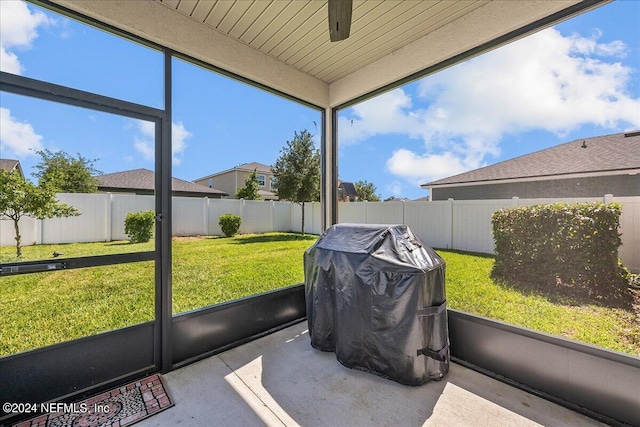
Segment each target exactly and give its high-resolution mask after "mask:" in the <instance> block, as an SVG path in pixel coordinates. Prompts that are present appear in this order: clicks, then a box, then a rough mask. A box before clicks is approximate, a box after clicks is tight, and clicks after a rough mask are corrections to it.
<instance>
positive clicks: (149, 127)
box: [133, 120, 193, 165]
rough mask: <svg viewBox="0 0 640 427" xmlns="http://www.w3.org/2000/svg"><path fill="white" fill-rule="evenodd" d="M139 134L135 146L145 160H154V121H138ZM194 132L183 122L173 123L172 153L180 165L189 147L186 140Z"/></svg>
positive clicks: (134, 142)
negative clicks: (183, 154)
mask: <svg viewBox="0 0 640 427" xmlns="http://www.w3.org/2000/svg"><path fill="white" fill-rule="evenodd" d="M137 127H138V131H139V132H140V133H139V135H136V137H135V138H134V141H133V147H134V148H135V149H136V150H137V151H138V152H139V153H140V154H142V157H143V158H144V159H145V160H150V161H153V160H154V159H155V134H156V132H155V124H154V123H153V122H147V121H141V120H140V121H138V122H137ZM192 136H193V134H192V133H191V132H189V131H188V130H187V129H186V128H185V127H184V125H183V124H182V122H178V123H172V124H171V139H172V144H173V145H172V150H171V152H172V155H173V162H174V163H175V164H177V165H179V164H180V163H181V161H182V158H181V156H182V153H183V152H184V150H185V149H186V148H187V143H186V140H187V138H190V137H192Z"/></svg>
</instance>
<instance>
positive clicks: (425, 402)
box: [137, 322, 603, 427]
mask: <svg viewBox="0 0 640 427" xmlns="http://www.w3.org/2000/svg"><path fill="white" fill-rule="evenodd" d="M165 380H166V382H167V385H168V388H169V392H170V393H171V395H172V397H173V400H174V402H175V406H174V407H172V408H170V409H168V410H165V411H164V412H161V413H159V414H157V415H154V416H153V417H151V418H148V419H146V420H143V421H142V422H140V423H138V424H137V426H139V427H149V426H168V425H184V426H207V427H209V426H212V425H219V426H261V425H267V426H283V425H284V426H297V425H300V426H350V427H352V426H368V427H369V426H393V427H401V426H402V427H411V426H422V425H426V426H534V425H545V426H599V425H603V424H601V423H599V422H597V421H595V420H593V419H591V418H588V417H585V416H583V415H581V414H578V413H575V412H573V411H571V410H569V409H566V408H564V407H561V406H558V405H556V404H554V403H551V402H549V401H546V400H544V399H541V398H539V397H536V396H534V395H531V394H529V393H526V392H524V391H522V390H519V389H516V388H513V387H511V386H509V385H506V384H504V383H501V382H499V381H496V380H493V379H491V378H489V377H487V376H485V375H482V374H480V373H477V372H475V371H472V370H470V369H467V368H465V367H463V366H461V365H457V364H455V363H452V364H451V369H450V371H449V374H448V375H447V376H446V377H445V378H444V379H443V380H442V381H440V382H429V383H427V384H425V385H423V386H420V387H408V386H403V385H400V384H397V383H395V382H393V381H390V380H386V379H383V378H380V377H377V376H375V375H372V374H368V373H365V372H360V371H357V370H353V369H348V368H346V367H344V366H342V365H341V364H340V363H339V362H338V361H337V360H336V357H335V354H334V353H324V352H320V351H318V350H315V349H314V348H312V347H311V345H310V341H309V335H308V331H307V323H306V322H303V323H299V324H297V325H294V326H291V327H289V328H287V329H284V330H281V331H279V332H276V333H274V334H271V335H268V336H266V337H263V338H261V339H258V340H255V341H252V342H250V343H248V344H245V345H242V346H240V347H237V348H234V349H232V350H229V351H226V352H224V353H221V354H218V355H216V356H212V357H209V358H207V359H204V360H201V361H199V362H197V363H193V364H191V365H188V366H186V367H183V368H181V369H178V370H175V371H173V372H170V373H168V374H166V375H165Z"/></svg>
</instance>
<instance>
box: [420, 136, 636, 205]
mask: <svg viewBox="0 0 640 427" xmlns="http://www.w3.org/2000/svg"><path fill="white" fill-rule="evenodd" d="M421 187H422V188H424V189H428V190H430V194H431V199H432V200H447V199H449V198H451V199H455V200H480V199H509V198H512V197H519V198H521V199H531V198H548V197H550V198H561V197H566V198H569V197H602V196H604V195H605V194H613V195H614V196H618V197H624V196H640V131H633V132H627V133H618V134H613V135H604V136H596V137H592V138H581V139H577V140H575V141H571V142H568V143H565V144H561V145H557V146H555V147H551V148H547V149H545V150H541V151H537V152H535V153H531V154H527V155H524V156H520V157H516V158H514V159H511V160H506V161H503V162H500V163H496V164H494V165H491V166H486V167H483V168H480V169H475V170H472V171H469V172H465V173H462V174H459V175H455V176H451V177H448V178H444V179H440V180H437V181H433V182H430V183H427V184H423V185H421Z"/></svg>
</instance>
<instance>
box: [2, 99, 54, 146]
mask: <svg viewBox="0 0 640 427" xmlns="http://www.w3.org/2000/svg"><path fill="white" fill-rule="evenodd" d="M43 148H44V147H43V146H42V136H41V135H38V134H37V133H36V131H35V130H34V129H33V126H31V125H30V124H29V123H27V122H20V121H19V120H18V119H16V118H15V117H13V116H12V115H11V111H9V109H7V108H3V107H0V152H1V153H2V157H9V156H8V155H7V154H6V153H7V151H9V152H11V153H12V154H11V155H15V156H16V157H18V158H22V157H25V156H29V155H34V154H35V151H36V150H42V149H43Z"/></svg>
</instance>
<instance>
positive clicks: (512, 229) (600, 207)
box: [492, 202, 624, 291]
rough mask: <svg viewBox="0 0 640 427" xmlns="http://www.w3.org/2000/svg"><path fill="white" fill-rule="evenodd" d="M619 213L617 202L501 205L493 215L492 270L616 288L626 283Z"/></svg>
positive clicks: (524, 278) (515, 277) (538, 281)
mask: <svg viewBox="0 0 640 427" xmlns="http://www.w3.org/2000/svg"><path fill="white" fill-rule="evenodd" d="M620 213H621V207H620V205H619V204H617V203H610V204H607V205H605V204H604V203H599V202H598V203H577V204H567V203H556V204H552V205H535V206H525V207H517V208H511V209H501V210H499V211H497V212H495V213H494V214H493V217H492V224H493V238H494V240H495V255H496V260H495V264H494V270H493V274H494V275H495V276H498V277H502V278H505V279H508V280H510V281H513V282H516V283H525V284H535V285H543V286H550V285H551V286H555V285H556V284H557V283H558V281H559V282H560V283H564V284H569V285H580V286H587V287H589V288H591V289H592V290H596V289H595V288H597V287H600V288H601V289H600V290H601V291H602V290H605V289H606V291H610V290H613V289H611V285H616V284H621V283H623V282H624V280H623V277H624V274H623V273H624V268H623V267H622V266H621V265H619V261H618V248H619V247H620V245H621V244H622V240H621V239H620V233H618V227H619V224H620ZM605 287H607V288H605Z"/></svg>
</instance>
